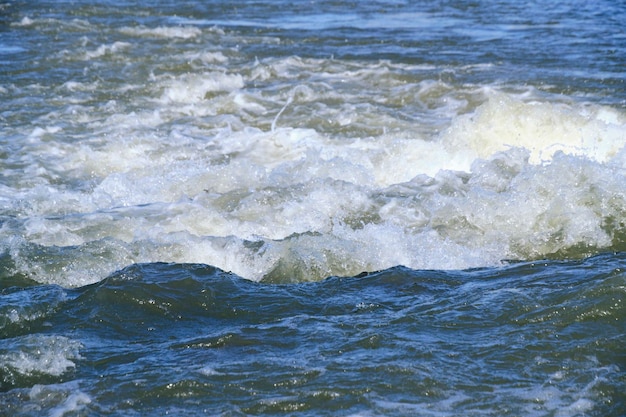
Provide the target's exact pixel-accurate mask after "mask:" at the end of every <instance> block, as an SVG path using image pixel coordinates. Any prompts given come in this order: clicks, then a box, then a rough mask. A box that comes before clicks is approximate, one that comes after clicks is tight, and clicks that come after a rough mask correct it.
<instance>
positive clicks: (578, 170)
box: [0, 26, 626, 286]
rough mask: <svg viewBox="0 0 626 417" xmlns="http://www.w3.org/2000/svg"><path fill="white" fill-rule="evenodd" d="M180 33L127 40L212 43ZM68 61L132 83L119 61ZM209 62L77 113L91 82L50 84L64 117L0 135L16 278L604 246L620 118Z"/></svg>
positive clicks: (412, 72) (106, 49)
mask: <svg viewBox="0 0 626 417" xmlns="http://www.w3.org/2000/svg"><path fill="white" fill-rule="evenodd" d="M186 28H187V26H182V27H180V28H168V30H167V31H162V30H161V29H164V27H162V28H153V29H148V28H144V27H138V28H134V29H133V30H136V31H137V32H135V35H136V36H141V37H144V36H145V37H149V38H150V37H157V38H159V39H160V37H161V36H166V37H172V39H174V40H176V39H181V38H179V36H183V37H184V36H187V35H190V36H192V35H193V36H196V37H197V38H198V39H200V38H201V37H204V36H212V37H213V36H215V37H218V38H219V37H221V36H228V35H225V33H224V32H220V31H211V30H202V31H201V33H198V31H197V30H195V29H194V30H188V29H186ZM169 29H171V31H169ZM122 30H130V28H126V29H122ZM178 30H180V32H179V31H178ZM186 34H187V35H186ZM194 34H195V35H194ZM135 35H133V36H135ZM193 36H192V37H190V38H189V39H195V38H193ZM87 47H88V45H83V46H82V47H81V48H82V51H84V53H86V54H89V53H93V56H92V58H93V60H94V61H95V62H100V63H101V64H102V63H105V62H106V61H107V60H108V59H109V58H110V56H109V54H112V55H114V56H115V59H119V60H121V61H124V62H125V63H126V64H128V65H131V66H132V65H133V64H132V60H129V59H128V57H127V56H126V54H125V52H127V51H129V50H132V49H133V48H134V47H133V44H131V43H119V44H116V43H113V44H107V45H100V46H98V47H97V48H96V49H95V50H93V49H89V50H87V49H86V48H87ZM89 48H92V47H91V46H89ZM218 48H219V46H216V45H215V44H211V45H210V46H209V49H207V50H199V49H197V48H195V49H193V51H191V52H190V51H186V52H182V53H181V54H180V55H175V56H173V57H172V58H171V59H172V63H171V65H172V67H174V68H178V66H182V68H185V71H184V72H182V71H178V72H177V70H172V69H171V68H170V67H169V66H163V67H161V66H158V67H155V68H153V72H152V73H151V74H150V77H149V80H148V81H149V82H148V83H146V84H145V85H144V83H143V82H140V80H125V81H124V82H122V83H120V84H116V86H115V91H114V92H113V93H114V94H116V97H117V94H118V93H119V92H122V94H121V96H120V97H119V99H115V100H109V101H107V102H106V103H101V105H99V106H97V107H92V106H91V104H89V103H93V102H94V101H97V100H98V94H100V92H99V88H100V85H99V84H98V83H97V82H94V83H89V82H74V81H69V82H66V83H64V84H62V86H61V88H59V89H58V91H57V92H58V93H59V94H61V95H60V96H59V97H58V98H57V101H58V102H60V103H63V104H65V105H66V107H65V108H61V109H59V108H58V107H59V106H55V108H54V109H53V110H51V111H50V113H48V114H46V115H43V116H41V117H39V118H38V119H37V120H34V121H33V123H30V122H29V124H28V126H27V127H19V128H15V129H14V130H10V131H8V132H7V135H6V137H15V138H16V139H15V140H14V141H13V142H12V143H16V144H17V143H19V144H20V145H23V146H19V147H17V148H16V150H15V152H11V153H10V154H9V155H8V156H7V160H6V161H5V162H3V164H4V165H3V174H4V175H5V176H6V178H7V179H9V180H8V181H7V182H6V184H3V185H2V186H1V188H0V193H1V194H0V198H2V201H3V202H6V204H3V206H5V207H7V215H9V216H13V217H12V218H13V219H14V221H12V222H10V223H8V222H7V223H4V224H3V225H2V228H3V232H5V233H6V234H7V236H12V239H8V240H4V241H3V242H2V248H3V250H4V251H5V252H6V253H8V254H10V256H11V259H12V264H14V265H15V271H16V273H17V272H19V273H24V274H26V275H28V276H30V277H33V279H36V280H38V281H40V282H47V283H56V284H59V285H62V286H78V285H84V284H88V283H91V282H94V281H97V280H100V279H102V278H103V277H105V276H107V275H109V274H110V273H112V272H113V271H115V270H117V269H120V268H123V267H125V266H127V265H128V264H131V263H135V262H153V261H165V262H199V263H207V264H212V265H214V266H217V267H219V268H222V269H225V270H228V271H233V272H235V273H237V274H239V275H241V276H243V277H246V278H249V279H253V280H261V279H264V278H265V279H275V280H283V279H287V280H288V279H297V280H316V279H322V278H324V277H326V276H328V275H354V274H358V273H359V272H362V271H364V270H379V269H384V268H387V267H391V266H395V265H398V264H402V265H406V266H408V267H411V268H433V269H462V268H470V267H478V266H489V265H498V264H500V262H501V261H502V260H503V259H535V258H541V257H546V256H567V257H570V256H584V255H585V254H589V253H594V251H597V250H602V249H607V248H611V247H612V245H613V242H614V240H615V239H616V236H619V233H620V227H621V226H620V225H619V222H618V221H616V219H620V218H622V217H623V210H622V207H624V206H626V190H625V189H624V186H623V181H621V178H623V174H624V168H625V167H626V150H625V148H624V143H626V140H625V139H626V137H625V135H626V115H625V114H624V113H623V112H621V111H620V110H617V109H612V108H609V107H606V106H598V105H592V104H588V103H587V104H585V103H576V102H573V101H571V100H568V99H567V98H563V97H546V96H545V95H543V94H540V93H539V92H537V91H536V90H533V89H532V88H529V89H523V88H520V89H518V90H516V91H506V92H505V91H503V90H502V89H498V88H497V87H495V86H472V85H455V84H452V83H449V82H445V81H442V80H441V79H434V78H433V77H432V71H433V68H432V67H427V66H420V65H405V64H397V63H392V62H389V61H379V62H359V61H341V60H334V59H307V58H299V57H294V56H291V57H284V58H271V59H264V60H255V61H254V62H249V61H247V60H244V61H245V62H241V60H240V59H239V58H241V55H240V54H239V52H238V51H237V49H236V48H231V49H224V48H221V49H218ZM159 65H160V64H159ZM168 65H170V64H168ZM443 78H445V77H443ZM29 88H30V89H36V91H40V90H41V86H31V87H29ZM26 90H27V89H25V90H23V91H19V92H17V93H19V94H17V95H18V96H20V95H22V96H23V95H28V94H30V93H29V92H28V91H26ZM29 91H30V90H29ZM105 94H111V91H108V92H105ZM60 107H62V106H60ZM289 277H291V278H289Z"/></svg>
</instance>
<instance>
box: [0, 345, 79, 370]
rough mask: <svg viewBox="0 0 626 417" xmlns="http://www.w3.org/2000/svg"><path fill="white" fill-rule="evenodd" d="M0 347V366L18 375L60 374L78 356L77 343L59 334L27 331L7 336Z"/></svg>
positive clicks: (73, 364)
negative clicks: (23, 334) (24, 333)
mask: <svg viewBox="0 0 626 417" xmlns="http://www.w3.org/2000/svg"><path fill="white" fill-rule="evenodd" d="M6 342H7V347H8V349H3V350H2V351H0V367H1V368H3V369H5V370H6V369H9V370H11V371H12V372H16V373H18V374H21V375H33V374H47V375H52V376H60V375H62V374H64V373H65V372H67V371H68V370H70V369H72V368H74V367H75V366H76V364H75V363H74V362H73V360H76V359H81V356H80V354H79V349H80V348H81V344H80V343H79V342H77V341H74V340H71V339H68V338H66V337H63V336H43V335H31V336H24V337H20V338H15V339H11V340H10V341H6Z"/></svg>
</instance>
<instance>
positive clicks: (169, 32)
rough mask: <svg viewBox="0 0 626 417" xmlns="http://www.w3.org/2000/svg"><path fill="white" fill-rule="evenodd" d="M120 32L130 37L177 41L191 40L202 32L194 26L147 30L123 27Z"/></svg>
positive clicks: (143, 27) (162, 27) (160, 27)
mask: <svg viewBox="0 0 626 417" xmlns="http://www.w3.org/2000/svg"><path fill="white" fill-rule="evenodd" d="M120 32H121V33H123V34H125V35H131V36H140V37H156V38H178V39H193V38H196V37H198V36H199V35H200V34H201V33H202V31H201V30H200V29H199V28H197V27H195V26H181V27H171V26H159V27H156V28H148V27H145V26H139V27H124V28H121V29H120Z"/></svg>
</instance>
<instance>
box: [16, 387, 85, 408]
mask: <svg viewBox="0 0 626 417" xmlns="http://www.w3.org/2000/svg"><path fill="white" fill-rule="evenodd" d="M28 396H29V399H30V402H26V403H25V404H23V405H22V408H23V409H24V410H32V409H33V408H34V409H36V410H40V411H41V412H42V413H43V412H46V413H47V414H46V415H47V416H48V417H61V416H65V415H68V414H76V413H79V414H81V413H82V412H83V410H84V409H85V408H86V406H87V405H88V404H91V401H92V400H91V397H90V396H89V395H87V394H85V393H84V392H83V391H81V390H80V385H79V383H78V382H77V381H71V382H66V383H63V384H51V385H41V384H36V385H34V386H33V387H32V388H31V389H30V390H29V392H28Z"/></svg>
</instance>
